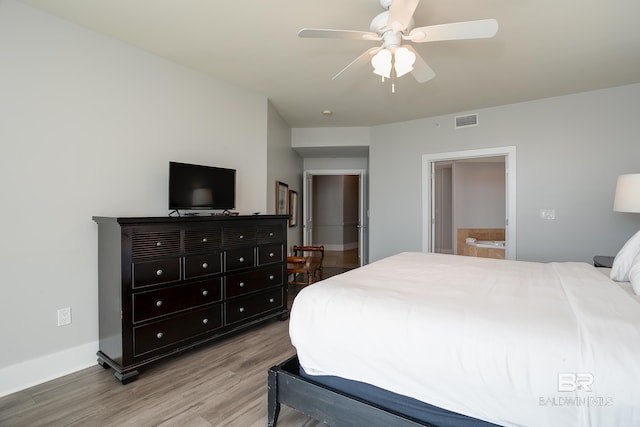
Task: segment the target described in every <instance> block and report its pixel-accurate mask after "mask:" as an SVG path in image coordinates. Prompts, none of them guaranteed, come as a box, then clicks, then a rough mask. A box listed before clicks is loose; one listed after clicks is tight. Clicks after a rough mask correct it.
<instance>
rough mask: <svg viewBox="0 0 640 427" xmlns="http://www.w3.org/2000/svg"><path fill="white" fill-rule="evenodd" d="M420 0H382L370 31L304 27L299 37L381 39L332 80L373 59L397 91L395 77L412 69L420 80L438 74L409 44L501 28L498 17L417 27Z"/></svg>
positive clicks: (474, 35) (466, 36)
mask: <svg viewBox="0 0 640 427" xmlns="http://www.w3.org/2000/svg"><path fill="white" fill-rule="evenodd" d="M419 2H420V0H380V6H382V8H383V9H384V10H385V11H384V12H382V13H380V14H379V15H378V16H376V17H375V18H373V20H372V21H371V25H370V27H369V29H370V31H354V30H331V29H320V28H303V29H302V30H300V31H299V32H298V37H305V38H306V37H311V38H336V39H352V40H364V41H376V42H382V43H381V45H379V46H375V47H372V48H370V49H368V50H366V51H365V52H364V53H363V54H362V55H360V56H359V57H357V58H356V59H355V60H353V61H352V62H351V63H349V64H348V65H347V66H346V67H344V68H343V69H342V70H340V72H339V73H338V74H336V75H335V76H333V78H332V80H335V79H336V78H338V77H340V76H341V75H342V74H343V73H344V72H345V71H346V70H347V69H348V68H349V67H351V66H353V65H361V64H363V63H365V62H369V61H371V65H373V68H374V70H373V72H374V74H377V75H379V76H381V77H382V80H383V81H384V79H385V78H387V79H389V78H391V80H392V86H391V88H392V91H395V85H394V78H395V77H401V76H403V75H405V74H407V73H409V72H410V73H411V74H412V75H413V76H414V77H415V79H416V80H417V81H418V82H419V83H424V82H426V81H429V80H431V79H432V78H434V77H435V75H436V74H435V72H434V71H433V70H432V69H431V67H429V65H428V64H427V63H426V62H425V60H424V59H422V58H421V57H420V55H419V54H418V53H417V52H416V50H415V49H414V48H413V47H412V46H411V45H410V44H402V42H403V41H407V42H413V43H425V42H434V41H444V40H464V39H482V38H490V37H493V36H494V35H495V34H496V32H497V31H498V22H497V21H496V20H495V19H482V20H479V21H465V22H455V23H450V24H440V25H428V26H426V27H417V28H415V22H414V20H413V13H414V12H415V10H416V8H417V7H418V3H419Z"/></svg>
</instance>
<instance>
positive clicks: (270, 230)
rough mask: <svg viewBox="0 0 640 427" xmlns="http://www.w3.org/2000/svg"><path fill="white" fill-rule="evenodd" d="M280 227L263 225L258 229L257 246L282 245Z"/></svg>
mask: <svg viewBox="0 0 640 427" xmlns="http://www.w3.org/2000/svg"><path fill="white" fill-rule="evenodd" d="M282 242H283V236H282V226H279V225H265V226H260V227H258V244H259V245H261V244H265V243H282Z"/></svg>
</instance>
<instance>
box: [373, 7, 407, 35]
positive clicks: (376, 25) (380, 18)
mask: <svg viewBox="0 0 640 427" xmlns="http://www.w3.org/2000/svg"><path fill="white" fill-rule="evenodd" d="M387 22H389V11H388V10H385V11H384V12H382V13H379V14H378V15H376V17H375V18H373V19H372V20H371V24H369V31H371V32H372V33H377V34H378V35H382V34H384V33H386V32H388V31H390V30H391V29H390V28H387ZM415 26H416V23H415V21H414V20H413V18H411V20H410V21H409V25H407V28H405V29H404V30H403V31H404V32H405V33H407V34H408V33H409V31H411V30H412V29H413V28H414V27H415Z"/></svg>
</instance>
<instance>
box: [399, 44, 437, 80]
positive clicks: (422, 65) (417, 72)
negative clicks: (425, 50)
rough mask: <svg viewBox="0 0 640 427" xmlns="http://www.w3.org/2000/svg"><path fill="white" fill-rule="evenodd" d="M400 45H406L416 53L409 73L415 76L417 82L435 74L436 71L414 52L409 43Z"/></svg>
mask: <svg viewBox="0 0 640 427" xmlns="http://www.w3.org/2000/svg"><path fill="white" fill-rule="evenodd" d="M402 47H406V48H407V49H409V50H410V51H411V52H413V53H415V54H416V62H414V63H413V71H412V72H411V74H412V75H413V77H415V78H416V80H417V81H418V83H424V82H427V81H429V80H431V79H432V78H434V77H435V76H436V73H435V72H434V71H433V70H432V69H431V67H429V65H428V64H427V63H426V62H425V60H424V59H422V57H421V56H420V54H418V52H416V50H415V49H414V48H413V47H412V46H410V45H402Z"/></svg>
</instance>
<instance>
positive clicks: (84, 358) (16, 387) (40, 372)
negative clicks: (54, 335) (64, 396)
mask: <svg viewBox="0 0 640 427" xmlns="http://www.w3.org/2000/svg"><path fill="white" fill-rule="evenodd" d="M97 351H98V342H97V341H94V342H91V343H88V344H83V345H80V346H77V347H73V348H70V349H68V350H63V351H60V352H58V353H53V354H48V355H46V356H42V357H38V358H37V359H32V360H27V361H26V362H21V363H16V364H15V365H11V366H7V367H5V368H1V369H0V397H2V396H6V395H8V394H11V393H15V392H17V391H20V390H24V389H26V388H29V387H33V386H34V385H38V384H42V383H44V382H47V381H51V380H53V379H56V378H59V377H62V376H64V375H68V374H71V373H73V372H76V371H79V370H81V369H84V368H88V367H89V366H92V365H95V364H96V363H97V362H96V360H97V359H96V352H97Z"/></svg>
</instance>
